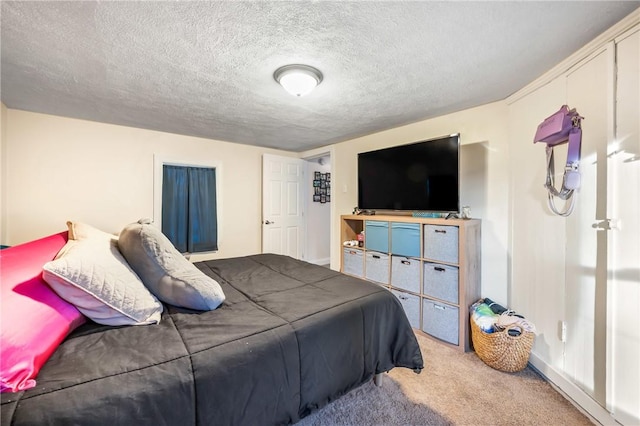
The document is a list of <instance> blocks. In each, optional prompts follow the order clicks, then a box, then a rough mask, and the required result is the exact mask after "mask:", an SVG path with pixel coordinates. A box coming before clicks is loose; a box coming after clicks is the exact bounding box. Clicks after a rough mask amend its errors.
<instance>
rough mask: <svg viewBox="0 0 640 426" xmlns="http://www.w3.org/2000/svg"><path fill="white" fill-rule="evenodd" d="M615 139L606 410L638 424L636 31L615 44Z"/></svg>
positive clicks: (639, 121)
mask: <svg viewBox="0 0 640 426" xmlns="http://www.w3.org/2000/svg"><path fill="white" fill-rule="evenodd" d="M616 56H617V65H618V76H617V80H616V83H617V90H616V113H617V115H616V138H615V140H614V141H613V142H612V143H611V144H610V147H609V156H608V158H609V161H608V170H607V171H608V177H609V179H608V200H607V201H608V213H607V217H609V218H612V219H615V220H616V221H615V222H614V224H613V225H614V229H612V230H611V231H609V232H608V234H609V240H608V244H609V247H608V248H609V253H608V255H609V265H608V266H609V267H608V270H609V282H608V293H607V305H608V309H607V316H608V318H607V325H608V328H607V333H608V334H607V337H608V345H607V347H608V355H609V356H608V370H607V379H608V386H607V390H608V392H607V408H609V410H610V411H611V412H612V413H613V416H614V418H615V419H616V420H617V421H618V422H620V423H621V424H624V425H637V424H640V361H639V360H640V327H638V324H639V323H640V320H639V319H638V317H639V311H640V310H639V307H640V214H639V212H640V31H638V28H636V32H635V33H633V34H630V35H629V36H628V37H623V39H622V40H620V41H619V42H618V45H617V55H616Z"/></svg>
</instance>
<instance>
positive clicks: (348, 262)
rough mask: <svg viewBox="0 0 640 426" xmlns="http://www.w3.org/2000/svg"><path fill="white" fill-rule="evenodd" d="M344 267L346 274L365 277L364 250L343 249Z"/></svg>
mask: <svg viewBox="0 0 640 426" xmlns="http://www.w3.org/2000/svg"><path fill="white" fill-rule="evenodd" d="M342 265H343V266H342V268H343V270H344V273H345V274H350V275H355V276H356V277H361V278H364V258H363V256H362V250H356V249H352V248H344V249H343V251H342Z"/></svg>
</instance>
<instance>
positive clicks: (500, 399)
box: [297, 335, 591, 426]
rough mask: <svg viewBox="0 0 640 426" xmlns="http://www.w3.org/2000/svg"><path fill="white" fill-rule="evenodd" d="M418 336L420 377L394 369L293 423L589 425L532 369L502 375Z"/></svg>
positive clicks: (316, 425) (467, 355)
mask: <svg viewBox="0 0 640 426" xmlns="http://www.w3.org/2000/svg"><path fill="white" fill-rule="evenodd" d="M417 337H418V342H419V343H420V348H421V349H422V356H423V358H424V361H425V368H424V370H423V371H422V373H420V374H415V373H413V372H412V371H410V370H407V369H404V368H395V369H393V370H392V371H391V372H390V373H389V374H385V375H384V380H383V385H382V387H376V386H375V385H374V384H373V383H368V384H365V385H363V386H361V387H360V388H358V389H355V390H354V391H352V392H350V393H349V394H347V395H345V396H344V397H342V398H340V399H339V400H337V401H334V402H333V403H331V404H329V405H327V406H326V407H324V408H322V409H320V410H318V411H316V412H314V413H312V414H311V415H310V416H308V417H306V418H304V419H302V420H301V421H300V422H299V423H297V425H298V426H332V425H354V426H355V425H358V426H360V425H361V426H367V425H371V426H373V425H376V426H378V425H496V426H498V425H518V426H520V425H536V426H537V425H571V426H574V425H575V426H579V425H591V422H590V420H589V419H588V418H587V417H586V416H584V415H583V414H582V413H581V412H580V411H579V410H578V409H576V408H575V407H574V406H573V405H572V404H571V403H570V402H569V401H567V400H566V399H565V398H563V397H562V396H561V395H560V394H559V393H558V392H556V391H555V390H554V389H553V388H552V387H551V385H549V383H547V382H546V381H545V380H544V379H543V378H542V377H540V376H539V375H538V374H537V373H536V372H535V371H533V370H532V369H531V368H529V367H527V368H526V369H525V370H523V371H521V372H518V373H503V372H501V371H497V370H494V369H492V368H491V367H488V366H487V365H485V364H484V363H483V362H482V361H481V360H480V359H479V358H478V357H477V355H476V354H475V353H474V352H470V353H461V352H458V351H456V350H453V349H451V348H449V347H448V346H445V345H443V344H440V343H438V342H436V341H433V340H431V339H429V338H427V337H424V336H421V335H418V336H417Z"/></svg>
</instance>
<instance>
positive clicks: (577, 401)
mask: <svg viewBox="0 0 640 426" xmlns="http://www.w3.org/2000/svg"><path fill="white" fill-rule="evenodd" d="M529 364H531V366H532V367H533V368H534V369H535V370H537V371H538V372H539V373H540V374H541V375H542V376H544V378H545V379H547V381H548V382H549V383H550V384H551V385H552V386H553V387H554V388H555V389H556V390H557V391H558V392H560V394H562V395H563V396H564V397H565V398H566V399H568V400H569V401H570V402H571V403H572V404H573V405H575V406H576V408H578V409H579V410H580V411H582V412H583V413H584V414H585V415H586V416H587V417H589V418H590V419H591V421H592V422H594V423H596V424H601V425H605V426H619V425H620V423H618V422H616V420H615V419H614V418H613V417H612V416H611V413H609V412H608V411H607V410H605V409H604V408H603V407H602V406H601V405H600V404H598V403H597V402H596V401H594V400H593V398H591V397H590V396H589V395H587V394H586V393H585V392H584V391H583V390H582V389H580V388H579V387H578V386H577V385H575V384H574V383H573V382H571V381H570V380H569V379H567V378H566V377H565V376H564V375H563V374H562V373H560V372H559V371H557V370H556V369H554V368H553V367H552V366H550V365H549V364H547V363H546V362H544V361H542V359H540V358H539V357H538V356H537V355H536V354H535V353H533V352H532V353H531V355H530V356H529Z"/></svg>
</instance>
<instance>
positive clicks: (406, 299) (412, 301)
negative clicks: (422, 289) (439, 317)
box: [391, 290, 420, 329]
mask: <svg viewBox="0 0 640 426" xmlns="http://www.w3.org/2000/svg"><path fill="white" fill-rule="evenodd" d="M391 293H393V295H394V296H396V297H397V298H398V300H399V301H400V303H401V304H402V307H403V308H404V313H405V314H406V315H407V318H408V319H409V324H411V327H413V328H418V329H419V328H420V296H414V295H413V294H409V293H405V292H402V291H397V290H391Z"/></svg>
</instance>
